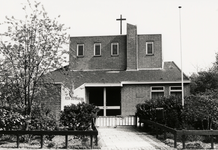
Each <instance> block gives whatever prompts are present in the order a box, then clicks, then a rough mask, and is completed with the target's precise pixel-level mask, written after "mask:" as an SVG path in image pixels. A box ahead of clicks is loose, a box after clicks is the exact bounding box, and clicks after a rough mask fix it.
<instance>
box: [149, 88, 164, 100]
mask: <svg viewBox="0 0 218 150" xmlns="http://www.w3.org/2000/svg"><path fill="white" fill-rule="evenodd" d="M153 87H157V88H158V87H160V88H163V89H162V90H152V88H153ZM164 91H165V87H164V86H151V87H150V99H152V93H163V94H164V96H165V92H164Z"/></svg>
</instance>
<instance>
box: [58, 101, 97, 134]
mask: <svg viewBox="0 0 218 150" xmlns="http://www.w3.org/2000/svg"><path fill="white" fill-rule="evenodd" d="M98 111H99V109H98V108H97V107H96V106H94V105H92V104H87V103H84V102H83V103H79V104H77V105H75V104H71V105H70V106H65V107H64V111H62V112H61V117H60V121H61V123H62V124H63V125H64V126H66V127H67V128H68V129H69V130H82V131H86V130H90V128H91V122H92V120H93V119H94V118H96V117H97V112H98Z"/></svg>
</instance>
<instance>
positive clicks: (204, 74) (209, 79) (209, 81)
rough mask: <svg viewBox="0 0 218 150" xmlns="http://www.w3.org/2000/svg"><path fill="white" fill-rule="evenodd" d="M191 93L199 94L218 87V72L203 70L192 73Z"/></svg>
mask: <svg viewBox="0 0 218 150" xmlns="http://www.w3.org/2000/svg"><path fill="white" fill-rule="evenodd" d="M190 78H191V84H190V87H191V93H192V94H198V93H202V92H206V91H208V90H214V89H218V72H212V71H201V72H198V74H192V75H191V77H190Z"/></svg>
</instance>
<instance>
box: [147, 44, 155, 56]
mask: <svg viewBox="0 0 218 150" xmlns="http://www.w3.org/2000/svg"><path fill="white" fill-rule="evenodd" d="M149 44H151V45H152V49H151V51H152V52H151V53H148V45H149ZM146 55H148V56H149V55H150V56H152V55H154V42H153V41H147V42H146Z"/></svg>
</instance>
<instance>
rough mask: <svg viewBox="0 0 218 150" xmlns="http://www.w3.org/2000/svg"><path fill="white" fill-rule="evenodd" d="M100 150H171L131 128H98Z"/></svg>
mask: <svg viewBox="0 0 218 150" xmlns="http://www.w3.org/2000/svg"><path fill="white" fill-rule="evenodd" d="M98 132H99V146H101V147H102V148H101V149H102V150H157V149H159V150H173V149H174V148H171V147H169V146H167V145H165V144H164V143H162V142H161V141H159V140H157V139H156V138H154V137H153V136H151V135H149V134H147V133H146V132H142V131H139V130H137V129H136V128H134V127H132V126H118V127H117V128H113V127H98Z"/></svg>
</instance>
